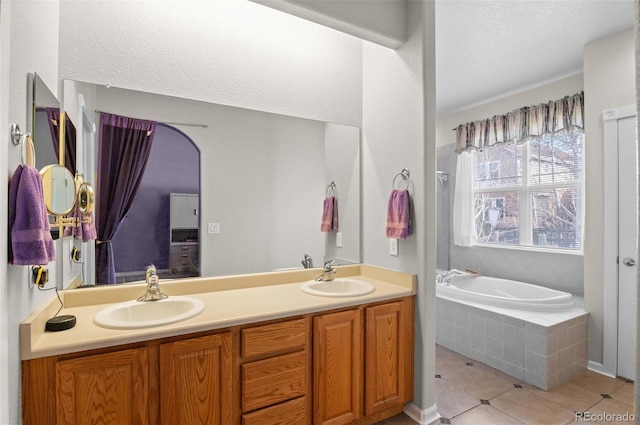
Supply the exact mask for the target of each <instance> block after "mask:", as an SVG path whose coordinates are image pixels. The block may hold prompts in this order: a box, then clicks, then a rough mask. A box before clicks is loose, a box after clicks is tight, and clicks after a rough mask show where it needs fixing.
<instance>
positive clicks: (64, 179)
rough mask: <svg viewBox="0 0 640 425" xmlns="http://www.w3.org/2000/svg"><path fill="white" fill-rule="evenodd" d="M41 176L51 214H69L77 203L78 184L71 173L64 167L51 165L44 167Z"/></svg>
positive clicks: (48, 209)
mask: <svg viewBox="0 0 640 425" xmlns="http://www.w3.org/2000/svg"><path fill="white" fill-rule="evenodd" d="M40 175H41V176H42V189H43V192H44V203H45V205H46V206H47V211H48V212H49V214H53V215H66V214H69V213H70V212H71V211H72V210H73V206H74V205H75V202H76V184H75V182H74V179H73V175H72V174H71V171H69V169H67V168H66V167H64V166H62V165H58V164H51V165H47V166H46V167H44V168H43V169H42V170H41V171H40Z"/></svg>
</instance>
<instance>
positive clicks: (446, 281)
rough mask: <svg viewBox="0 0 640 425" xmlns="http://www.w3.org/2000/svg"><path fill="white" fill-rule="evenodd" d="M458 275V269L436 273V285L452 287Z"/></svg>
mask: <svg viewBox="0 0 640 425" xmlns="http://www.w3.org/2000/svg"><path fill="white" fill-rule="evenodd" d="M455 274H458V271H457V270H456V269H451V270H447V271H446V272H442V273H436V283H439V284H441V285H445V286H447V285H451V281H452V280H453V278H454V277H455V276H454V275H455Z"/></svg>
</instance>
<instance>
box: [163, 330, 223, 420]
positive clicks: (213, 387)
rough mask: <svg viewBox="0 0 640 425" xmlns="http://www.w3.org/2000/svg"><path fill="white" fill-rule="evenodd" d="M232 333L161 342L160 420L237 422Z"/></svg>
mask: <svg viewBox="0 0 640 425" xmlns="http://www.w3.org/2000/svg"><path fill="white" fill-rule="evenodd" d="M232 375H233V358H232V336H231V333H229V332H226V333H222V334H217V335H208V336H203V337H199V338H191V339H186V340H182V341H176V342H169V343H166V344H161V345H160V423H161V424H209V425H227V424H230V423H233V391H232V387H233V378H232Z"/></svg>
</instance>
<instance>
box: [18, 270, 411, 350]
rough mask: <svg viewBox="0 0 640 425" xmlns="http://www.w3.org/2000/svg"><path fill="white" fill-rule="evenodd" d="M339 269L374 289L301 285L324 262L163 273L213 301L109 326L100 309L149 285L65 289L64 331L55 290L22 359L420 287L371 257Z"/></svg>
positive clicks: (30, 329)
mask: <svg viewBox="0 0 640 425" xmlns="http://www.w3.org/2000/svg"><path fill="white" fill-rule="evenodd" d="M336 269H337V272H336V278H340V277H358V278H361V279H363V280H366V281H368V282H370V283H372V284H373V285H374V286H375V288H376V289H375V291H374V292H372V293H371V294H368V295H364V296H360V297H345V298H329V297H319V296H314V295H309V294H305V293H304V292H302V291H301V290H300V288H299V286H300V283H302V282H305V281H308V280H312V279H315V278H316V277H318V276H319V275H320V273H321V271H322V270H321V268H314V269H305V270H294V271H283V272H270V273H257V274H248V275H238V276H221V277H212V278H193V279H182V280H175V281H170V280H164V281H161V282H160V288H161V290H162V291H163V292H164V293H166V294H167V295H169V296H177V295H191V296H194V297H197V298H199V299H201V300H202V301H204V302H205V305H206V307H205V310H204V311H203V312H202V313H200V314H199V315H198V316H195V317H193V318H191V319H187V320H185V321H182V322H178V323H174V324H170V325H165V326H158V327H155V328H148V329H131V330H115V329H104V328H101V327H99V326H97V325H95V324H94V323H93V318H94V316H95V315H96V313H97V312H98V311H100V310H102V309H103V308H105V307H107V306H108V305H110V304H114V303H119V302H123V301H130V300H134V299H136V298H138V297H139V296H140V295H142V294H143V293H144V291H145V289H146V286H145V284H144V283H142V284H128V285H110V286H101V287H97V288H91V289H72V290H66V291H61V293H60V295H61V297H62V299H63V301H64V308H63V309H62V311H61V312H60V314H61V315H63V314H71V315H74V316H76V318H77V324H76V326H75V327H74V328H72V329H69V330H66V331H62V332H46V331H45V330H44V328H45V323H46V321H47V320H48V319H49V318H51V317H52V316H53V315H54V314H55V312H56V311H57V310H58V308H59V306H60V304H59V302H58V299H57V298H55V299H53V300H52V301H51V302H50V303H48V304H46V305H43V306H41V307H40V308H39V309H38V310H36V311H34V312H33V313H32V314H31V315H30V316H29V317H28V318H27V319H26V320H25V321H24V322H22V324H21V325H20V342H21V347H20V355H21V359H22V360H27V359H32V358H38V357H45V356H51V355H56V354H65V353H71V352H76V351H83V350H90V349H96V348H104V347H110V346H115V345H120V344H127V343H134V342H139V341H146V340H150V339H157V338H164V337H170V336H176V335H182V334H188V333H193V332H201V331H208V330H214V329H221V328H225V327H230V326H236V325H243V324H247V323H254V322H259V321H265V320H273V319H279V318H283V317H288V316H294V315H300V314H306V313H313V312H317V311H324V310H330V309H336V308H342V307H349V306H353V305H359V304H363V303H371V302H376V301H383V300H387V299H393V298H399V297H404V296H407V295H414V294H415V292H416V287H417V277H416V276H415V275H410V274H406V273H401V272H397V271H393V270H388V269H384V268H380V267H374V266H370V265H365V264H360V265H351V266H339V267H337V268H336Z"/></svg>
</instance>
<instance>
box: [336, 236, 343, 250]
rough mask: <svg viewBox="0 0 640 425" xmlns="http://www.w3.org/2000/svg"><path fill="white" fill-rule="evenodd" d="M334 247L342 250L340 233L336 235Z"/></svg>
mask: <svg viewBox="0 0 640 425" xmlns="http://www.w3.org/2000/svg"><path fill="white" fill-rule="evenodd" d="M336 246H337V247H338V248H342V232H338V233H336Z"/></svg>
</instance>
